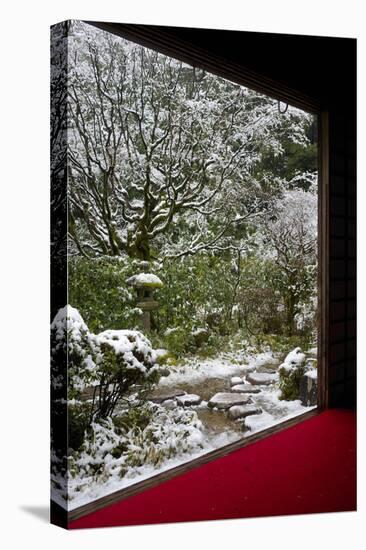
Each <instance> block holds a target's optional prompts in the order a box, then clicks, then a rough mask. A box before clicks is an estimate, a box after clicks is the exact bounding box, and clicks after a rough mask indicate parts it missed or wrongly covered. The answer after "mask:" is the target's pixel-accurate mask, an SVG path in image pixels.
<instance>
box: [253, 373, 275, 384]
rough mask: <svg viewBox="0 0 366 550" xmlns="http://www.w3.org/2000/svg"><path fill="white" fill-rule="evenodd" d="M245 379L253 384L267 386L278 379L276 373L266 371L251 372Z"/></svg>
mask: <svg viewBox="0 0 366 550" xmlns="http://www.w3.org/2000/svg"><path fill="white" fill-rule="evenodd" d="M247 380H248V382H250V383H251V384H254V385H255V386H258V385H259V386H269V385H270V384H273V383H274V382H277V380H278V374H268V373H266V372H251V373H250V374H248V375H247Z"/></svg>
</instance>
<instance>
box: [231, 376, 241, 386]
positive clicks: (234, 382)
mask: <svg viewBox="0 0 366 550" xmlns="http://www.w3.org/2000/svg"><path fill="white" fill-rule="evenodd" d="M242 383H243V379H242V378H240V376H233V377H232V378H231V380H230V384H231V385H232V386H236V385H237V384H242Z"/></svg>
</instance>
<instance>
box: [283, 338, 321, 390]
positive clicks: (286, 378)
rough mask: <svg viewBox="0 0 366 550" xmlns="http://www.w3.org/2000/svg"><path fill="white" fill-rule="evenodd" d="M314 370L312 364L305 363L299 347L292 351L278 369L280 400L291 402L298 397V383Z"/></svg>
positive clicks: (304, 356)
mask: <svg viewBox="0 0 366 550" xmlns="http://www.w3.org/2000/svg"><path fill="white" fill-rule="evenodd" d="M310 370H314V366H313V364H312V363H310V364H309V363H308V362H307V361H306V355H305V354H304V353H302V351H301V349H300V348H299V347H297V348H295V349H294V350H292V351H291V352H290V353H289V354H288V355H287V357H286V358H285V360H284V362H283V363H282V364H281V365H280V366H279V367H278V372H279V375H280V389H281V397H280V398H281V399H286V400H288V401H291V400H293V399H299V397H300V382H301V379H302V377H303V375H304V374H305V373H306V372H307V371H310Z"/></svg>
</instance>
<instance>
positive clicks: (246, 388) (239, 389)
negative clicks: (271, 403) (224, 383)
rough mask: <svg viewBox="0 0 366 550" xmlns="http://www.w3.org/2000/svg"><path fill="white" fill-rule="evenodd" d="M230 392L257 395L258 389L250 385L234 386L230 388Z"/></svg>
mask: <svg viewBox="0 0 366 550" xmlns="http://www.w3.org/2000/svg"><path fill="white" fill-rule="evenodd" d="M231 391H232V392H234V393H259V392H260V391H261V390H260V388H255V387H254V386H252V384H236V385H235V386H232V388H231Z"/></svg>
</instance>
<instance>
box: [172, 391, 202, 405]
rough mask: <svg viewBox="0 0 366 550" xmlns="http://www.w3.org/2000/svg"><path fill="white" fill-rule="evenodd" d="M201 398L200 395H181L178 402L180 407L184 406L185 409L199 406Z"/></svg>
mask: <svg viewBox="0 0 366 550" xmlns="http://www.w3.org/2000/svg"><path fill="white" fill-rule="evenodd" d="M201 401H202V400H201V398H200V396H199V395H196V394H195V393H186V394H185V395H181V396H179V397H177V402H178V404H179V405H182V406H183V407H189V406H191V405H199V404H200V403H201Z"/></svg>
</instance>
